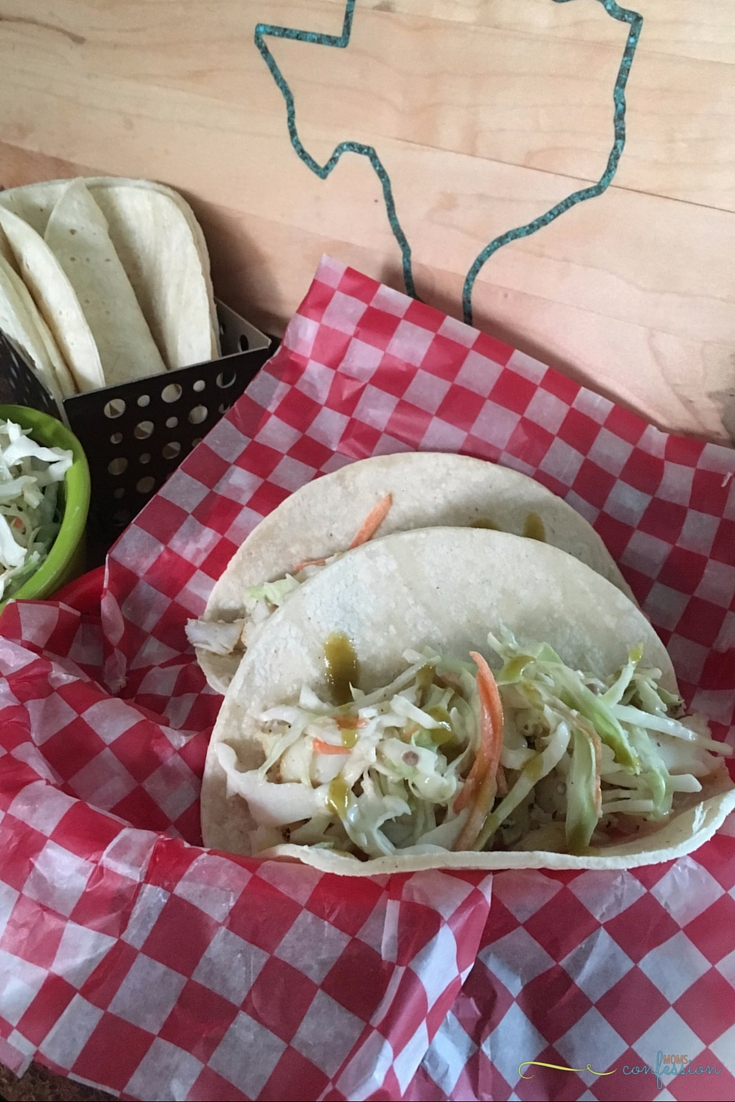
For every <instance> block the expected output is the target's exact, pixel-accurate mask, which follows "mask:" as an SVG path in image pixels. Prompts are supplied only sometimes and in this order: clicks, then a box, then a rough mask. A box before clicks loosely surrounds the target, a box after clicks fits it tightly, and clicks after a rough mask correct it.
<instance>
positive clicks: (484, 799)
mask: <svg viewBox="0 0 735 1102" xmlns="http://www.w3.org/2000/svg"><path fill="white" fill-rule="evenodd" d="M497 789H498V786H497V784H496V782H495V777H494V776H493V775H492V773H491V772H490V770H489V769H488V771H487V773H486V774H485V776H484V777H483V780H482V784H481V785H480V790H479V792H478V793H477V799H476V800H475V802H474V805H473V807H472V810H471V811H470V814H469V818H468V820H467V822H466V823H465V825H464V826H463V828H462V832H461V834H460V836H459V838H458V839H457V841H456V842H455V843H454V849H455V851H458V850H463V849H471V848H472V843H473V842H474V841H475V838H477V835H478V834H479V833H480V831H481V830H482V828H483V825H484V823H485V819H486V818H487V813H488V811H489V810H490V805H491V804H492V802H493V800H494V799H495V793H496V792H497Z"/></svg>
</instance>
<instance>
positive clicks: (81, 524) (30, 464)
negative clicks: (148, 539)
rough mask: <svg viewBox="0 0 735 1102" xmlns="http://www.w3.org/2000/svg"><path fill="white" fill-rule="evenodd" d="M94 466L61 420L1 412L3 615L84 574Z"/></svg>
mask: <svg viewBox="0 0 735 1102" xmlns="http://www.w3.org/2000/svg"><path fill="white" fill-rule="evenodd" d="M89 497H90V477H89V465H88V463H87V459H86V456H85V454H84V451H83V449H82V446H81V444H80V443H79V441H78V440H77V438H76V437H75V436H74V435H73V433H71V432H70V431H69V429H68V428H66V426H65V425H63V424H62V423H61V422H60V421H58V420H57V419H56V418H54V417H51V416H49V415H48V414H45V413H41V412H40V411H39V410H34V409H29V408H26V407H24V406H0V610H2V609H3V608H4V607H5V604H6V603H7V601H8V600H11V599H13V600H43V599H44V598H46V597H49V596H51V594H52V593H54V592H55V591H56V590H57V589H59V588H60V587H61V586H62V585H64V584H65V583H66V582H68V581H71V579H72V578H73V577H75V576H76V575H78V574H79V573H81V572H82V570H83V569H84V535H85V530H86V525H87V514H88V511H89Z"/></svg>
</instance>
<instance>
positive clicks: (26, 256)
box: [0, 206, 105, 391]
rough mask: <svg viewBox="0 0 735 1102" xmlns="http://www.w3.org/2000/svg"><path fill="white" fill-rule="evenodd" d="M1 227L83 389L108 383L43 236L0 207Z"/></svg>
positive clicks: (79, 309) (85, 325)
mask: <svg viewBox="0 0 735 1102" xmlns="http://www.w3.org/2000/svg"><path fill="white" fill-rule="evenodd" d="M0 228H1V229H2V230H3V231H4V233H5V236H6V238H7V240H8V244H9V245H10V248H11V249H12V251H13V256H14V257H15V262H16V264H17V266H18V270H19V271H20V274H21V276H22V278H23V282H24V283H25V285H26V287H27V288H28V290H29V291H30V293H31V296H32V298H33V299H34V301H35V303H36V306H37V307H38V310H39V313H40V314H41V315H42V316H43V317H44V319H45V320H46V323H47V325H48V327H49V329H50V331H51V333H52V335H53V337H54V340H55V341H56V344H57V345H58V347H59V348H60V350H61V351H62V353H63V355H64V359H65V360H66V363H67V364H68V365H69V368H70V370H71V373H72V375H73V377H74V382H75V383H76V385H77V387H78V389H79V390H80V391H86V390H95V389H97V388H98V387H103V386H104V385H105V377H104V374H103V371H102V363H101V361H100V356H99V352H98V350H97V345H96V344H95V340H94V337H93V335H92V331H91V329H90V327H89V324H88V323H87V319H86V318H85V316H84V312H83V310H82V307H81V306H80V304H79V299H78V298H77V296H76V293H75V291H74V288H73V287H72V285H71V283H70V282H69V279H68V278H67V276H66V273H65V272H64V269H63V268H62V267H61V265H60V263H59V261H58V260H57V259H56V257H55V256H54V254H53V252H52V251H51V249H50V248H49V246H48V245H47V244H46V242H45V241H44V239H43V238H42V237H41V236H40V234H38V233H37V232H36V231H35V230H34V229H33V227H32V226H29V225H28V224H27V223H26V222H24V221H23V219H22V218H20V217H19V216H18V215H17V214H14V213H13V212H12V211H10V210H6V209H4V208H3V207H2V206H0Z"/></svg>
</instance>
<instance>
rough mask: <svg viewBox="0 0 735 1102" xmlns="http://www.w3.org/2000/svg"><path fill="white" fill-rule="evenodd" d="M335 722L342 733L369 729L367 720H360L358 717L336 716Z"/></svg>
mask: <svg viewBox="0 0 735 1102" xmlns="http://www.w3.org/2000/svg"><path fill="white" fill-rule="evenodd" d="M334 722H335V723H336V724H337V726H338V727H339V729H340V731H354V730H355V728H357V727H367V725H368V720H367V719H359V718H358V717H357V716H335V717H334Z"/></svg>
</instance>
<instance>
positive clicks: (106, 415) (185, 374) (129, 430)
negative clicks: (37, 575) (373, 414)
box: [0, 302, 273, 543]
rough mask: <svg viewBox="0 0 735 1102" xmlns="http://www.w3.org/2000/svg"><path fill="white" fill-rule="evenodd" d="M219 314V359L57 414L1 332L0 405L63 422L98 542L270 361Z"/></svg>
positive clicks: (68, 405) (263, 345)
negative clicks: (75, 451) (87, 486)
mask: <svg viewBox="0 0 735 1102" xmlns="http://www.w3.org/2000/svg"><path fill="white" fill-rule="evenodd" d="M217 314H218V318H219V324H220V341H221V347H222V356H221V358H220V359H217V360H210V361H208V362H206V363H202V364H195V365H194V366H192V367H182V368H179V369H178V370H177V371H171V372H165V373H163V374H161V375H151V376H150V377H149V378H147V379H137V380H135V381H133V382H129V383H124V384H122V385H120V386H109V387H105V388H104V389H102V390H92V391H89V392H88V393H86V394H77V395H74V397H73V398H67V399H65V400H64V403H63V408H61V409H60V408H59V407H58V405H57V403H56V401H55V400H54V398H53V396H52V395H51V394H50V393H49V391H48V390H47V389H46V387H45V386H44V385H43V383H41V382H40V380H39V378H38V376H37V375H36V373H35V372H34V371H33V369H32V368H31V367H30V366H29V365H28V364H27V363H26V362H25V359H24V358H23V356H22V355H20V354H19V352H18V351H17V350H16V349H15V348H14V346H13V345H12V343H11V342H10V341H8V340H7V339H6V338H5V337H4V336H3V334H2V333H0V401H2V402H7V403H15V404H17V405H26V406H31V407H32V408H34V409H40V410H43V411H44V412H45V413H51V414H53V415H54V416H56V417H59V418H60V419H61V420H64V421H66V422H67V423H68V424H69V427H70V428H71V430H72V432H73V433H74V434H75V436H76V437H77V438H78V439H79V440H80V442H81V444H82V447H83V448H84V450H85V452H86V454H87V459H88V460H89V466H90V471H91V475H92V500H91V503H90V524H91V527H92V529H93V534H94V536H95V538H96V539H98V540H100V541H101V542H105V543H111V542H112V540H113V539H114V538H115V536H116V535H117V534H118V533H119V532H121V531H122V529H123V528H124V527H125V526H126V525H127V524H128V523H129V522H130V521H131V520H132V519H133V517H134V516H135V515H136V513H138V512H139V511H140V509H141V508H142V507H143V505H145V503H146V501H147V500H148V499H149V498H150V496H151V494H152V493H154V492H155V491H156V490H157V489H158V488H159V486H161V485H162V484H163V483H164V482H165V481H166V479H167V478H168V476H169V475H170V474H171V473H172V471H174V470H175V469H176V467H177V466H178V465H179V463H180V462H181V460H182V459H183V458H184V457H185V456H186V455H188V454H189V452H190V451H191V449H192V448H193V447H195V446H196V444H198V443H199V441H200V440H201V439H202V438H203V437H204V436H205V435H206V434H207V433H208V432H209V430H210V429H211V428H212V426H213V425H215V424H216V422H217V421H218V420H219V419H220V418H221V417H222V415H223V414H224V413H226V412H227V410H228V409H229V408H230V406H231V405H232V404H233V402H235V401H236V399H237V398H239V397H240V396H241V395H242V394H243V393H244V391H245V389H246V387H247V386H248V384H249V383H250V382H251V381H252V380H253V379H254V378H255V376H256V375H257V373H258V371H259V370H260V368H261V367H262V366H263V364H264V363H265V361H266V360H267V359H268V358H269V357H270V356H271V355H272V352H273V347H272V345H273V342H272V340H271V338H270V337H267V336H265V334H263V333H261V332H260V331H259V330H258V329H256V328H255V327H254V326H252V325H250V323H249V322H247V321H245V320H244V318H241V317H240V316H239V315H238V314H236V313H235V312H234V311H233V310H230V309H229V307H227V306H225V305H224V304H223V303H220V302H218V303H217Z"/></svg>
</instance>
